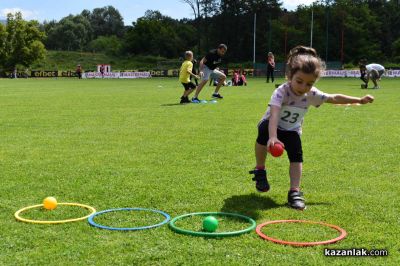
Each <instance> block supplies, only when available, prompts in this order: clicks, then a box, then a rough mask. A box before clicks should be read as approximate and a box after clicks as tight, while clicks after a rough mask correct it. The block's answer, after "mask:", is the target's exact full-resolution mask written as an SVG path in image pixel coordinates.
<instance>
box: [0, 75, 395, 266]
mask: <svg viewBox="0 0 400 266" xmlns="http://www.w3.org/2000/svg"><path fill="white" fill-rule="evenodd" d="M278 82H282V80H280V81H278ZM249 83H250V85H249V86H248V87H228V88H224V89H222V94H223V95H224V96H225V99H223V100H222V101H220V102H219V103H217V104H200V105H196V104H189V105H184V106H182V105H179V104H176V103H177V102H178V100H179V97H180V95H181V91H182V89H181V86H180V84H179V83H178V81H177V80H176V79H151V80H75V79H28V80H23V79H18V80H0V180H1V186H0V195H1V196H0V197H1V201H0V206H1V213H0V240H1V241H0V264H1V265H88V264H90V265H120V264H130V265H154V264H155V265H176V264H179V265H322V264H329V265H399V264H400V241H399V240H398V238H399V235H400V220H399V210H400V203H399V202H400V198H399V191H400V185H399V180H398V178H399V174H398V173H399V172H400V171H399V170H400V164H399V157H400V155H399V154H400V146H399V143H400V134H399V133H400V127H399V122H400V112H399V110H400V109H399V104H400V82H399V80H398V79H397V80H396V79H389V78H384V79H383V81H382V84H381V88H382V89H380V90H361V89H360V81H359V80H356V79H322V80H321V81H319V82H318V83H317V87H318V88H320V89H321V90H323V91H326V92H328V93H334V92H335V93H344V94H350V95H354V96H362V95H363V94H365V93H370V94H373V95H374V96H375V98H376V99H375V102H374V103H373V104H370V105H365V106H352V107H343V106H334V105H329V104H325V105H323V106H321V107H320V108H319V109H315V108H311V109H310V111H309V113H308V114H307V116H306V118H305V123H304V128H303V137H302V140H303V149H304V159H305V163H304V174H303V183H302V184H303V185H302V187H303V191H304V193H305V197H306V200H307V205H308V208H307V210H305V211H303V212H299V211H295V210H292V209H289V208H287V207H286V196H287V190H288V185H289V178H288V162H287V159H286V157H285V156H283V157H282V158H272V157H268V159H267V167H268V171H269V179H270V183H271V191H270V192H268V193H264V194H258V193H255V188H254V183H253V181H251V176H250V175H248V173H247V172H248V170H250V169H251V168H252V167H254V155H253V153H254V152H253V148H254V141H255V138H256V133H257V130H256V125H257V123H258V121H259V119H260V118H261V116H262V115H263V113H264V111H265V109H266V105H267V103H268V100H269V98H270V96H271V93H272V91H273V89H274V88H273V85H272V84H267V83H265V80H264V79H251V80H250V81H249ZM211 90H212V89H211V88H210V87H207V88H206V89H205V90H204V91H203V92H202V94H201V95H200V96H201V97H200V98H203V99H207V98H208V99H209V96H210V95H211V92H212V91H211ZM50 195H51V196H55V197H57V199H58V200H59V201H60V202H78V203H83V204H88V205H91V206H93V207H95V208H96V209H97V210H105V209H109V208H117V207H144V208H153V209H160V210H163V211H165V212H167V213H169V214H170V215H171V216H172V217H175V216H177V215H181V214H185V213H189V212H200V211H227V212H236V213H241V214H244V215H248V216H251V217H252V218H254V219H255V220H256V221H257V223H261V222H264V221H268V220H277V219H307V220H313V221H324V222H327V223H331V224H336V225H339V226H341V227H342V228H344V229H346V230H347V232H348V237H347V238H346V239H345V240H343V241H341V242H338V243H336V244H333V245H329V246H317V247H308V248H295V247H291V246H282V245H277V244H274V243H271V242H267V241H263V240H261V239H260V238H259V236H258V235H257V234H256V233H255V232H252V233H249V234H246V235H242V236H238V237H231V238H222V239H207V238H201V237H190V236H184V235H179V234H176V233H174V232H172V231H171V230H170V229H169V228H168V226H163V227H159V228H155V229H151V230H145V231H138V232H112V231H106V230H100V229H96V228H93V227H91V226H90V225H88V223H87V222H86V221H81V222H76V223H69V224H61V225H34V224H27V223H21V222H17V221H16V220H15V219H14V216H13V214H14V212H15V211H17V210H18V209H20V208H22V207H25V206H28V205H33V204H39V203H41V201H42V200H43V199H44V198H45V197H46V196H50ZM85 214H86V211H85V210H81V209H79V208H76V207H64V206H60V207H59V208H57V209H56V210H55V211H51V212H49V211H43V210H32V211H28V212H26V213H24V217H27V218H33V219H64V218H71V217H78V216H81V215H85ZM160 220H161V218H160V217H159V216H156V215H151V214H147V213H142V212H138V213H114V214H108V215H105V216H102V217H99V218H98V219H97V220H96V221H98V222H101V223H104V224H106V225H112V226H140V225H146V224H149V223H156V222H159V221H160ZM200 222H201V220H199V219H196V218H193V219H187V220H184V221H182V222H181V223H179V225H180V226H182V227H184V228H187V229H193V230H198V229H199V228H200ZM246 226H247V224H244V223H238V222H237V221H225V220H224V221H221V229H224V230H237V229H242V228H244V227H246ZM263 232H268V233H269V234H271V235H272V236H275V237H278V238H285V239H288V240H297V241H314V240H322V239H327V238H333V237H336V236H337V234H336V233H335V232H333V231H331V230H327V229H325V228H322V227H319V226H309V225H294V224H292V225H276V226H271V227H270V230H267V229H266V230H264V231H263ZM324 248H338V249H345V248H366V249H387V250H388V251H389V256H388V257H363V258H360V257H346V258H344V257H325V256H324Z"/></svg>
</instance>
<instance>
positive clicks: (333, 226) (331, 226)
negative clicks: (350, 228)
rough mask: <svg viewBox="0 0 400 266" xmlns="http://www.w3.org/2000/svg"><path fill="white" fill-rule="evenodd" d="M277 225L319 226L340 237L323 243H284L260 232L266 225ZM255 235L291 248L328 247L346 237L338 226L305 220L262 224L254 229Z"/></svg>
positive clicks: (284, 241)
mask: <svg viewBox="0 0 400 266" xmlns="http://www.w3.org/2000/svg"><path fill="white" fill-rule="evenodd" d="M278 223H308V224H319V225H323V226H326V227H330V228H332V229H335V230H336V231H338V232H339V233H340V235H339V236H338V237H336V238H332V239H329V240H324V241H315V242H295V241H286V240H281V239H276V238H273V237H270V236H267V235H266V234H264V233H263V232H261V230H262V228H263V227H264V226H266V225H269V224H278ZM256 232H257V234H258V235H259V236H260V237H261V238H262V239H264V240H268V241H271V242H274V243H277V244H281V245H291V246H297V247H309V246H317V245H328V244H333V243H335V242H338V241H340V240H342V239H344V238H345V237H346V236H347V232H346V231H345V230H344V229H343V228H340V227H339V226H336V225H333V224H327V223H323V222H313V221H307V220H276V221H269V222H265V223H262V224H260V225H258V226H257V228H256Z"/></svg>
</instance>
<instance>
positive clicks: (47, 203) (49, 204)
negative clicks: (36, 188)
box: [43, 197, 57, 210]
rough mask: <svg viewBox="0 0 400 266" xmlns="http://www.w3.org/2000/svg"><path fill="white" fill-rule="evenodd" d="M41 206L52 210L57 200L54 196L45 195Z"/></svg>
mask: <svg viewBox="0 0 400 266" xmlns="http://www.w3.org/2000/svg"><path fill="white" fill-rule="evenodd" d="M43 207H44V208H45V209H46V210H54V209H55V208H57V200H56V198H54V197H47V198H45V199H44V200H43Z"/></svg>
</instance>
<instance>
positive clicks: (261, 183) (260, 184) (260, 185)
mask: <svg viewBox="0 0 400 266" xmlns="http://www.w3.org/2000/svg"><path fill="white" fill-rule="evenodd" d="M249 173H250V174H254V177H253V178H252V180H253V181H256V189H257V190H258V191H259V192H267V191H268V190H269V184H268V180H267V171H265V170H257V169H254V170H252V171H250V172H249Z"/></svg>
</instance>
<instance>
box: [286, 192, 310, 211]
mask: <svg viewBox="0 0 400 266" xmlns="http://www.w3.org/2000/svg"><path fill="white" fill-rule="evenodd" d="M288 205H289V207H291V208H293V209H296V210H301V211H302V210H304V209H305V208H306V204H305V203H304V197H303V192H300V191H296V190H290V191H289V192H288Z"/></svg>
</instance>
